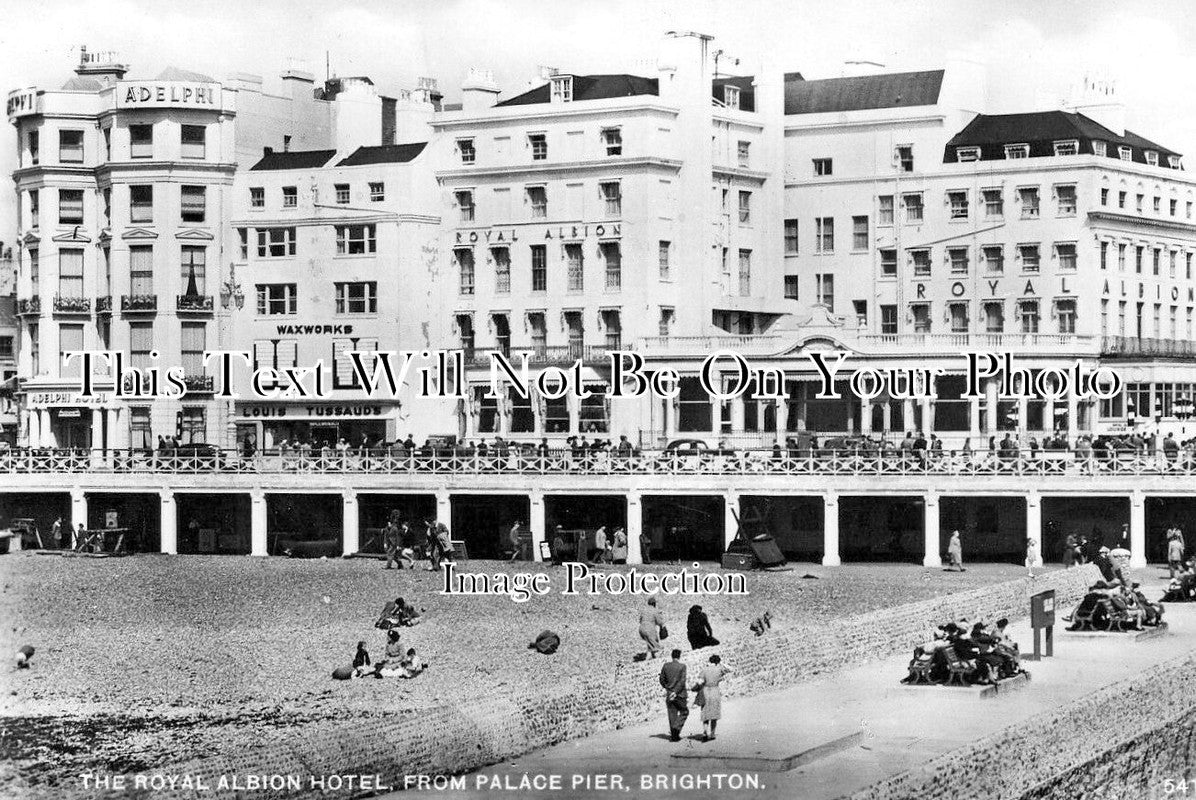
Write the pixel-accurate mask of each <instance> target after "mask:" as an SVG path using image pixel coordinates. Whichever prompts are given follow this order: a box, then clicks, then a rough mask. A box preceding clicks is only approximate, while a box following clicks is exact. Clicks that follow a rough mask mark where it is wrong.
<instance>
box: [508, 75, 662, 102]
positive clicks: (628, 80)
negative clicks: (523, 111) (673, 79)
mask: <svg viewBox="0 0 1196 800" xmlns="http://www.w3.org/2000/svg"><path fill="white" fill-rule="evenodd" d="M643 94H652V95H654V94H660V86H659V82H658V81H657V80H656V78H643V77H640V76H639V75H627V74H620V75H574V76H573V100H574V101H575V102H576V101H580V100H607V99H609V98H612V97H633V96H635V95H643ZM550 99H551V98H550V97H549V84H548V83H545V84H544V85H543V86H537V87H536V88H535V89H530V90H528V91H526V92H524V93H523V94H518V95H515V96H514V97H511V98H508V99H506V100H503V101H502V102H501V103H496V104H495V105H496V106H530V105H536V104H538V103H548V102H549V101H550Z"/></svg>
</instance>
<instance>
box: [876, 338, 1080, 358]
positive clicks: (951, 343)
mask: <svg viewBox="0 0 1196 800" xmlns="http://www.w3.org/2000/svg"><path fill="white" fill-rule="evenodd" d="M858 341H859V343H860V346H861V347H862V348H863V349H865V350H867V351H878V352H886V351H893V350H897V351H914V352H919V353H922V352H925V353H931V352H944V351H945V352H954V353H958V352H959V351H961V350H997V351H1004V350H1013V351H1028V352H1036V353H1037V352H1051V353H1059V352H1065V353H1071V352H1092V353H1093V354H1094V355H1095V349H1096V346H1097V344H1098V343H1097V341H1096V337H1094V336H1079V335H1076V334H1074V333H979V332H977V333H892V334H889V333H881V334H871V333H868V334H861V335H860V336H859V337H858Z"/></svg>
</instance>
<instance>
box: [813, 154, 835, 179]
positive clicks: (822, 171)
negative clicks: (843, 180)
mask: <svg viewBox="0 0 1196 800" xmlns="http://www.w3.org/2000/svg"><path fill="white" fill-rule="evenodd" d="M814 174H815V175H817V176H826V175H832V174H834V163H833V159H830V158H816V159H814Z"/></svg>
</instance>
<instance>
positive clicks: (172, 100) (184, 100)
mask: <svg viewBox="0 0 1196 800" xmlns="http://www.w3.org/2000/svg"><path fill="white" fill-rule="evenodd" d="M220 100H221V97H220V84H218V83H194V82H190V81H130V82H122V83H121V84H120V85H119V86H117V91H116V106H117V108H179V107H183V108H220Z"/></svg>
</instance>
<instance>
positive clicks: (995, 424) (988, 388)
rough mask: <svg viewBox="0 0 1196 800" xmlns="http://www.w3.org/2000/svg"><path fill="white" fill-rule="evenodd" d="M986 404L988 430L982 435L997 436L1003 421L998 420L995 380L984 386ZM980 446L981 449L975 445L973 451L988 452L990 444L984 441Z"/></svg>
mask: <svg viewBox="0 0 1196 800" xmlns="http://www.w3.org/2000/svg"><path fill="white" fill-rule="evenodd" d="M984 404H985V406H987V407H988V425H986V426H985V428H986V430H985V431H984V433H983V434H981V435H982V436H995V435H996V433H997V431H998V430H999V429H1000V425H1001V421H1000V420H999V419H998V418H997V415H998V412H999V409H998V404H997V382H996V381H995V380H992V379H989V380H988V382H986V383H985V384H984ZM980 444H981V446H980V447H976V446H975V445H973V447H972V449H973V450H983V451H986V452H987V451H988V442H987V441H984V442H981V443H980Z"/></svg>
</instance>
